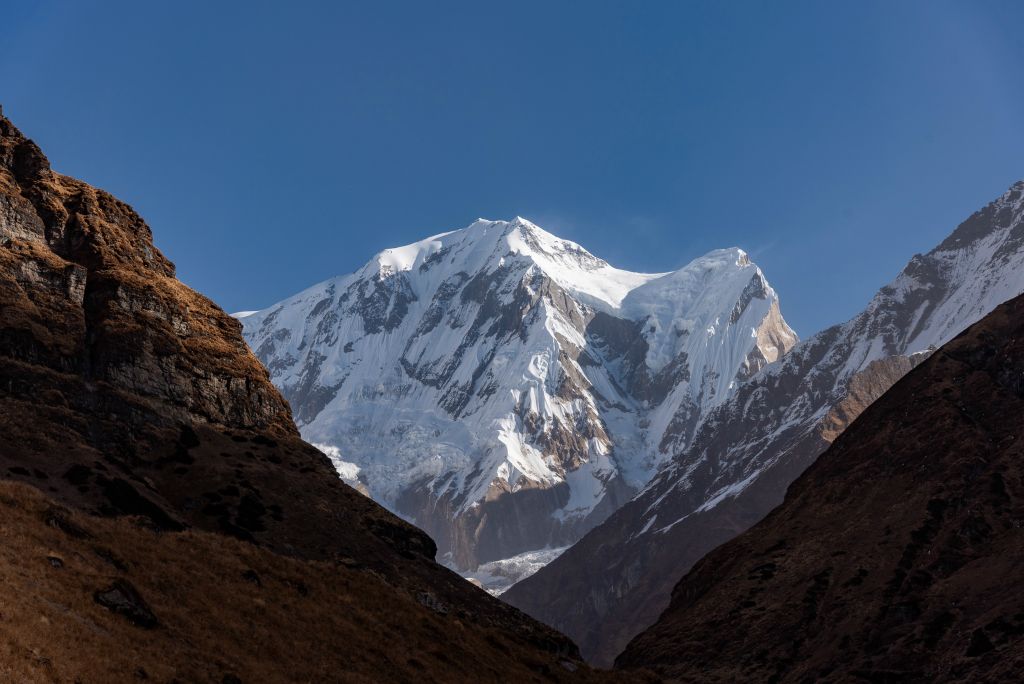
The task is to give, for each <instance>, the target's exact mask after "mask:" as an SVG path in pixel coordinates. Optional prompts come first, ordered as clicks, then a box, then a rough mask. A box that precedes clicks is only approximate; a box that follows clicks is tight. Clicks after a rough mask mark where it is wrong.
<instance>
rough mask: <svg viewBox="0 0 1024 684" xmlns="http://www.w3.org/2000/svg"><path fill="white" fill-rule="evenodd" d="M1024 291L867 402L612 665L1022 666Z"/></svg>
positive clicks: (852, 670)
mask: <svg viewBox="0 0 1024 684" xmlns="http://www.w3.org/2000/svg"><path fill="white" fill-rule="evenodd" d="M1022 521H1024V297H1018V298H1016V299H1014V300H1012V301H1011V302H1009V303H1007V304H1004V305H1002V306H1000V307H999V308H997V309H996V310H995V311H994V312H993V313H991V314H990V315H988V316H987V317H986V318H985V319H984V320H982V321H981V322H980V323H978V324H976V325H974V326H972V327H971V328H969V329H968V330H967V331H966V332H965V333H963V334H962V335H960V336H959V337H957V338H956V339H954V340H953V341H952V342H950V343H948V344H947V345H945V346H944V347H942V348H941V349H940V350H939V351H938V352H936V353H935V354H933V355H932V356H931V358H929V359H928V360H927V361H925V362H924V363H923V364H922V365H921V366H919V367H918V368H917V369H915V370H914V371H912V372H911V373H910V374H908V375H907V376H906V377H905V378H904V379H902V380H901V381H900V382H898V383H897V384H896V385H895V386H894V387H893V388H892V389H890V390H889V391H888V392H887V393H886V394H885V395H884V396H883V397H882V398H881V399H879V400H878V401H877V402H875V403H874V404H873V405H872V406H871V407H870V408H868V409H867V410H866V411H865V412H864V413H863V414H862V415H861V416H860V417H859V418H858V419H857V420H856V421H855V422H854V423H853V424H852V425H851V426H850V427H849V428H848V429H847V430H846V431H845V432H844V433H843V434H842V435H841V436H840V437H839V438H838V439H837V440H836V441H835V442H834V443H833V445H832V446H831V448H829V450H828V451H826V452H825V453H824V454H823V455H822V456H821V457H820V458H819V459H818V460H817V461H816V462H815V463H814V464H813V465H812V466H811V467H809V468H808V469H807V471H806V472H805V473H804V474H803V475H802V476H801V477H800V478H799V479H797V480H796V481H795V482H794V483H793V484H792V486H791V487H790V489H789V491H788V493H787V495H786V499H785V502H784V503H783V504H782V505H781V506H780V507H779V508H777V509H776V510H775V511H773V512H772V513H771V514H770V515H769V516H768V517H767V518H765V519H764V520H763V521H762V522H761V523H759V524H757V525H756V526H754V527H753V528H752V529H750V530H749V531H748V532H746V533H744V534H743V535H741V536H740V537H737V538H736V539H734V540H733V541H731V542H729V543H727V544H725V545H723V546H721V547H719V548H718V549H716V550H715V551H713V552H712V553H711V554H709V555H708V556H707V557H705V558H704V559H703V560H701V561H700V562H699V563H698V564H697V565H696V566H695V567H694V568H693V570H692V571H691V572H690V573H689V574H688V575H687V576H686V577H685V578H684V579H683V580H682V581H681V582H679V584H678V585H677V586H676V587H675V589H674V591H673V594H672V601H671V604H670V606H669V608H668V609H667V610H666V611H665V613H664V614H663V615H662V616H661V618H660V619H659V620H658V622H657V623H656V624H655V625H654V626H653V627H651V628H650V629H648V630H647V631H646V632H644V633H643V634H641V635H640V636H639V637H637V638H636V639H635V640H633V641H632V642H631V643H630V644H629V646H628V648H627V649H626V650H625V651H624V652H623V653H622V655H621V656H620V657H619V658H618V660H617V661H616V663H617V665H618V666H620V667H624V668H629V667H633V666H637V665H645V666H650V667H652V668H653V669H654V670H655V671H657V672H658V673H659V674H660V675H662V676H664V677H666V678H669V679H678V680H682V681H750V680H754V681H840V680H842V681H847V680H850V679H863V680H867V681H929V682H930V681H962V680H985V681H1012V680H1015V679H1017V677H1018V676H1019V673H1020V672H1021V671H1022V670H1024V640H1022V636H1024V590H1022V589H1021V585H1020V577H1021V572H1022V569H1024V522H1022Z"/></svg>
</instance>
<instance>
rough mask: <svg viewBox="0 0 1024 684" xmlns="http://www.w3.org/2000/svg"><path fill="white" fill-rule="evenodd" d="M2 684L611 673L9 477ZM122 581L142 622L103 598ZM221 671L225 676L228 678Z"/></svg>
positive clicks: (386, 591) (321, 567)
mask: <svg viewBox="0 0 1024 684" xmlns="http://www.w3.org/2000/svg"><path fill="white" fill-rule="evenodd" d="M0 539H2V544H0V586H2V587H3V603H2V609H0V680H3V681H18V682H52V681H57V682H73V681H81V682H104V683H105V682H120V681H138V680H140V679H148V680H151V681H159V682H170V681H180V682H222V681H233V680H231V679H230V677H231V676H234V677H237V678H238V679H239V680H241V681H243V682H327V681H331V682H333V681H338V682H413V681H415V682H488V681H493V682H497V681H524V682H529V681H536V682H560V681H611V680H612V678H613V677H612V676H611V675H609V674H606V673H593V672H590V671H589V670H587V669H586V668H585V667H584V666H581V665H579V664H578V663H575V662H573V661H571V660H562V661H559V660H557V659H552V658H550V657H548V656H547V654H544V653H540V652H538V651H537V650H536V649H534V648H532V647H530V646H527V645H525V644H522V643H516V642H514V641H510V640H509V639H508V638H507V635H505V634H503V633H502V632H501V630H500V628H499V627H484V628H481V627H480V626H479V625H477V624H475V623H474V622H473V621H472V620H471V619H467V618H466V617H465V616H464V615H462V614H461V613H462V611H460V609H459V608H458V607H457V606H454V605H448V604H444V603H443V602H441V601H440V600H438V599H437V598H436V597H435V596H433V595H430V594H426V593H425V594H423V595H422V596H420V597H419V599H417V598H415V597H411V596H409V595H408V594H407V593H406V592H403V591H399V590H396V589H395V588H394V587H392V586H391V585H389V584H388V583H387V582H386V581H384V580H383V579H382V578H381V577H380V576H379V575H377V574H376V573H375V572H373V571H372V570H370V569H367V568H359V567H356V566H353V567H346V566H338V565H336V564H333V563H328V562H321V561H303V560H299V559H293V558H286V557H283V556H280V555H277V554H274V553H272V552H270V551H267V550H265V549H261V548H258V547H256V546H253V545H251V544H247V543H244V542H240V541H236V540H234V539H229V538H226V537H223V536H220V535H215V534H211V533H206V532H191V531H187V532H181V533H158V532H154V531H152V530H150V529H147V528H143V527H140V526H139V525H138V524H136V523H135V522H134V521H132V520H130V519H127V518H120V519H105V518H95V517H90V516H85V515H82V514H76V513H72V512H70V511H66V510H61V508H60V507H59V506H58V505H56V504H55V503H54V502H53V501H52V500H49V499H47V498H46V497H44V496H43V495H42V494H40V493H39V492H38V491H37V490H35V489H34V488H32V487H29V486H27V485H23V484H16V483H12V482H2V483H0ZM118 580H124V581H127V582H128V583H129V584H130V586H131V587H132V588H134V590H135V591H137V593H138V594H139V596H141V598H142V600H143V601H144V602H145V603H146V604H147V605H148V608H149V609H150V610H151V612H152V614H153V615H154V616H155V619H156V625H155V626H152V627H143V626H138V625H135V624H132V622H131V621H130V620H129V618H127V617H125V616H123V615H121V614H118V613H116V612H112V611H111V610H108V609H107V608H105V607H103V606H102V605H100V604H99V603H97V601H96V600H95V599H94V594H95V593H96V592H102V591H104V590H106V589H108V588H110V587H111V586H112V585H113V584H114V583H115V582H116V581H118ZM225 677H228V678H227V679H225Z"/></svg>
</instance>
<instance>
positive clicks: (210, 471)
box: [0, 117, 578, 681]
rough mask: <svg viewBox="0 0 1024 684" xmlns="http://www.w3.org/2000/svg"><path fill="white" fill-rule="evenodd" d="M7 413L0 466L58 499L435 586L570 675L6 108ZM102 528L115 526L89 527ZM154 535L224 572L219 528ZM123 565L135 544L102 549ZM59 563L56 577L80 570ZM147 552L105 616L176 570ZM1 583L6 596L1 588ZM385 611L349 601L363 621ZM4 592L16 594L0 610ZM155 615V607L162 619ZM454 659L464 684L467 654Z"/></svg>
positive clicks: (163, 527) (183, 563) (56, 521)
mask: <svg viewBox="0 0 1024 684" xmlns="http://www.w3.org/2000/svg"><path fill="white" fill-rule="evenodd" d="M0 411H2V413H3V416H4V429H3V430H2V431H0V475H2V476H4V477H6V478H9V479H13V480H20V481H22V482H24V483H29V484H31V485H33V486H35V487H38V488H39V489H41V490H43V491H44V492H45V493H46V494H47V496H49V497H51V498H52V499H53V500H56V502H59V503H60V504H62V505H67V506H71V507H74V508H77V509H80V510H82V511H85V512H88V513H90V514H99V515H104V516H110V515H114V516H118V515H128V516H132V517H134V518H137V519H138V520H140V521H142V522H143V523H144V524H145V525H146V526H148V527H149V528H152V529H155V530H158V531H160V532H161V533H170V532H175V531H181V530H186V529H187V528H198V529H203V530H209V531H211V532H215V533H226V534H228V535H230V536H233V537H237V538H239V539H242V540H246V541H249V542H254V543H255V544H256V545H258V546H259V547H261V548H262V549H263V550H261V551H260V553H263V554H266V555H265V556H264V557H265V558H269V557H270V556H272V555H273V554H271V553H270V551H274V552H279V553H283V554H286V555H289V556H293V557H294V558H295V559H296V560H295V561H294V563H295V565H293V566H291V567H292V568H293V570H294V572H295V573H297V574H299V575H301V573H302V572H303V570H302V568H303V567H307V566H308V567H313V565H315V564H313V563H312V561H311V560H310V559H316V560H319V561H328V562H329V563H330V564H329V565H328V566H326V567H335V564H336V563H338V562H340V563H345V564H348V565H349V566H353V567H358V568H360V570H359V572H361V573H369V574H372V575H373V577H375V578H376V580H375V581H378V580H379V585H375V586H378V588H380V587H383V588H384V589H386V590H387V591H390V592H392V593H396V594H401V595H403V596H407V597H410V598H411V599H412V600H414V597H415V596H417V595H419V594H421V593H424V592H428V593H430V594H431V595H432V596H434V597H435V598H436V601H437V602H438V604H443V605H445V606H447V607H448V613H447V617H446V619H447V620H449V621H452V622H454V621H458V622H459V623H460V624H465V625H469V626H471V627H469V628H470V629H476V628H480V629H484V630H489V633H490V634H491V638H492V639H493V640H494V641H493V643H492V646H493V647H494V649H496V651H502V652H504V648H505V646H508V648H510V649H512V650H513V651H517V652H520V653H526V652H531V653H534V654H536V657H537V658H538V659H539V660H540V661H544V662H549V663H550V667H556V666H557V659H558V658H567V659H568V662H569V663H570V664H571V665H572V666H573V667H576V666H577V664H578V661H576V662H575V663H574V658H575V656H574V654H575V646H574V645H573V644H572V643H571V642H570V641H569V640H568V639H566V638H564V637H563V636H562V635H560V634H557V633H555V632H553V631H552V630H549V629H547V628H545V627H543V626H542V625H540V624H538V623H536V622H534V621H532V620H530V619H528V618H526V617H525V616H523V615H522V614H521V613H519V612H518V611H516V610H514V609H512V608H509V607H508V606H506V605H504V604H502V603H500V602H498V601H496V600H494V599H492V598H490V597H489V596H487V595H486V593H484V592H482V591H479V590H477V589H475V588H473V587H471V586H469V585H468V584H467V583H466V582H464V581H463V580H462V579H461V578H459V577H458V576H457V575H455V574H454V573H451V572H450V571H448V570H446V569H444V568H443V567H441V566H439V565H437V564H436V563H435V562H434V561H433V557H434V553H435V546H434V544H433V542H432V541H431V540H430V538H429V537H428V536H427V535H426V534H424V533H423V532H421V531H420V530H418V529H416V528H414V527H412V526H411V525H409V524H408V523H406V522H403V521H402V520H401V519H399V518H398V517H396V516H394V515H392V514H391V513H388V512H387V511H386V510H384V509H383V508H381V507H380V506H378V505H377V504H375V503H373V502H372V501H371V500H370V499H368V498H367V497H365V496H362V495H360V494H358V493H357V492H355V491H354V490H352V489H351V488H350V487H348V486H347V485H345V484H344V483H343V482H341V481H340V480H339V478H338V476H337V473H336V472H335V470H334V468H333V467H332V465H331V463H330V461H329V460H328V459H327V458H326V457H325V456H324V455H323V454H322V453H321V452H320V451H318V450H317V449H315V448H313V447H311V446H310V445H308V444H306V443H304V442H303V441H302V440H301V439H300V437H299V434H298V431H297V429H296V428H295V426H294V424H293V422H292V420H291V414H290V411H289V408H288V406H287V404H286V403H285V401H284V400H283V398H282V397H281V395H280V394H279V393H278V391H277V390H276V389H275V388H274V387H273V385H272V384H271V383H270V381H269V378H268V375H267V372H266V370H265V369H264V368H263V367H262V366H261V365H260V363H259V361H258V360H257V359H256V357H255V356H254V355H253V354H252V353H251V352H250V351H249V349H248V347H247V346H246V344H245V342H244V340H243V338H242V335H241V325H240V324H239V323H238V322H237V321H236V320H234V319H232V318H231V317H229V316H227V315H226V314H225V313H224V312H223V311H221V310H220V309H219V308H218V307H217V306H216V305H214V304H213V303H212V302H210V301H209V300H207V299H206V298H204V297H202V296H201V295H198V294H196V293H195V292H193V291H191V290H189V289H188V288H187V287H185V286H184V285H182V284H181V283H179V282H178V281H177V280H175V278H174V267H173V265H172V264H171V263H170V262H169V261H168V260H167V259H165V258H164V257H163V255H161V254H160V252H159V251H158V250H157V249H156V248H155V247H154V246H153V243H152V235H151V232H150V229H149V228H148V226H147V225H146V224H145V223H144V222H143V221H142V219H141V218H139V216H138V215H137V214H135V212H133V211H132V210H131V208H130V207H128V206H127V205H125V204H124V203H122V202H120V201H118V200H116V199H115V198H113V197H111V196H110V195H108V194H107V193H105V192H103V191H101V190H97V189H95V188H92V187H90V186H88V185H86V184H85V183H82V182H80V181H76V180H74V179H71V178H68V177H66V176H62V175H60V174H57V173H55V172H53V171H51V170H50V168H49V164H48V162H47V159H46V157H44V156H43V154H42V152H40V150H39V149H38V147H36V145H35V144H33V143H32V142H31V141H29V140H27V139H26V138H25V137H24V136H23V135H22V134H21V133H20V132H18V131H17V130H16V129H15V128H14V127H13V126H12V124H11V123H10V122H9V121H8V120H7V119H4V118H2V117H0ZM72 517H73V516H72ZM70 519H71V518H70V517H69V516H67V515H63V514H61V515H52V516H48V517H46V518H45V520H44V521H43V522H41V523H40V524H44V523H45V524H46V525H49V526H50V527H52V528H54V529H59V530H61V531H63V532H65V533H66V534H67V535H68V536H69V538H73V539H77V540H83V539H86V538H87V537H86V536H82V535H85V534H86V530H83V529H82V525H84V523H81V524H78V527H76V526H75V525H74V524H72V523H71V522H69V520H70ZM5 520H7V517H6V514H5ZM94 524H95V525H98V526H100V527H103V526H104V525H105V524H106V523H104V522H103V521H99V522H95V523H88V525H85V527H88V526H89V525H94ZM7 529H8V527H7V526H6V523H5V530H7ZM79 532H81V533H82V534H81V535H79V534H78V533H79ZM163 538H166V539H168V541H167V542H165V543H166V544H167V545H169V546H167V547H166V548H165V551H166V549H167V548H171V545H173V548H174V549H177V551H178V552H180V553H181V558H180V559H179V561H177V563H178V564H177V565H174V567H173V568H167V572H168V573H171V574H176V575H177V576H178V577H187V576H188V575H189V573H201V572H202V569H203V568H204V567H205V566H206V564H207V563H214V564H216V563H217V562H218V561H217V560H216V559H210V558H206V557H203V553H215V551H213V549H216V547H217V539H221V543H223V537H217V536H208V537H203V539H205V540H206V541H203V542H202V543H201V544H200V546H199V547H195V548H193V547H191V546H189V544H190V543H191V542H189V541H188V540H189V539H190V537H188V535H187V534H185V535H184V536H180V537H176V536H173V535H168V536H167V537H163V536H162V537H160V539H163ZM147 543H149V542H147ZM5 544H6V541H5ZM126 544H127V542H126ZM152 545H153V546H157V547H160V546H161V543H160V542H158V541H153V542H152ZM226 548H230V549H234V550H237V549H238V548H239V547H238V546H230V545H229V546H227V547H226ZM197 549H201V550H202V552H200V551H199V550H197ZM104 553H106V552H104ZM119 555H122V556H130V555H131V548H130V547H128V546H126V547H125V548H124V549H122V550H120V551H117V552H116V553H114V554H113V555H111V556H110V558H115V557H116V556H119ZM157 555H158V556H160V557H162V558H165V557H166V556H167V555H168V553H165V552H164V551H161V552H160V553H158V554H157ZM171 555H173V554H171ZM53 558H54V559H56V560H51V561H49V562H50V564H51V566H52V567H53V568H57V567H58V565H61V566H62V567H63V566H66V565H67V564H68V561H69V559H68V557H67V556H66V555H65V556H64V559H63V560H62V559H61V558H60V557H58V556H54V557H53ZM151 560H152V559H150V560H146V559H140V560H138V561H137V562H138V563H139V566H137V567H135V568H134V570H133V569H132V567H130V566H129V565H126V564H123V563H120V562H119V561H117V562H114V561H112V563H113V565H114V566H118V564H120V566H123V567H122V570H121V571H122V572H123V573H124V572H127V571H129V570H133V573H134V574H131V576H130V577H126V578H125V580H126V582H128V584H116V583H115V584H113V585H112V584H111V582H110V581H109V579H107V580H106V581H104V582H102V583H101V584H100V583H97V586H92V588H91V589H90V594H89V595H90V596H91V595H92V594H91V592H99V593H97V594H96V596H97V599H96V600H97V601H100V602H101V603H103V604H104V605H108V604H109V606H114V607H115V608H114V609H117V608H116V606H129V607H130V606H131V605H133V604H135V605H137V606H141V605H145V604H144V603H140V602H139V601H135V600H134V598H136V597H133V596H132V595H131V592H129V591H127V590H126V589H125V587H132V586H134V587H137V588H138V589H139V592H141V597H142V599H145V601H147V602H148V601H149V596H148V595H147V594H148V593H149V591H146V590H145V589H146V587H147V586H149V587H150V591H151V588H152V586H153V583H152V576H153V575H159V574H161V573H163V572H164V570H165V568H164V567H163V566H162V565H159V564H148V563H150V561H151ZM225 562H227V563H228V565H230V564H231V562H230V561H225ZM276 562H277V561H274V560H268V561H267V563H270V564H273V563H276ZM289 562H291V561H289ZM153 563H156V561H153ZM160 563H166V561H165V560H161V561H160ZM303 563H306V564H307V566H303ZM316 567H321V566H316ZM310 572H314V571H313V570H310ZM316 572H319V571H316ZM147 578H148V579H147ZM227 584H228V585H230V584H231V583H227ZM3 586H4V587H5V591H7V589H6V588H9V587H11V586H13V585H9V584H8V582H7V580H6V579H5V581H4V583H3ZM19 586H20V585H19ZM164 589H166V587H164V588H162V589H161V591H163V590H164ZM115 590H116V591H115ZM382 590H383V589H382ZM11 591H14V589H11ZM379 596H380V595H379V592H378V598H379ZM270 598H272V599H277V598H281V597H280V596H278V595H274V596H271V597H270ZM101 599H102V600H101ZM375 600H376V599H374V598H373V596H367V597H361V596H358V595H355V596H350V597H347V598H346V601H348V602H349V603H350V604H351V602H355V604H357V605H360V606H361V609H365V610H371V609H372V607H373V605H374V601H375ZM381 600H383V599H381ZM11 601H13V596H8V595H7V594H6V593H5V595H4V597H3V600H2V603H3V604H4V606H5V616H6V615H7V606H8V605H11V603H10V602H11ZM90 605H91V606H92V605H94V606H95V609H96V610H103V608H102V607H101V606H100V605H99V604H94V603H93V602H91V603H90ZM125 610H128V608H125ZM342 610H343V611H347V610H348V609H347V608H342ZM164 612H165V610H164V609H161V608H160V606H158V605H155V603H154V605H153V613H154V614H155V619H159V620H160V622H161V624H163V623H164ZM143 614H144V613H143V612H140V611H136V616H139V615H143ZM346 614H347V613H346ZM235 615H236V616H237V615H238V614H237V613H236V614H235ZM418 616H419V613H416V612H413V613H410V615H409V619H410V620H417V619H419V617H418ZM399 617H400V616H399ZM240 619H241V618H240ZM143 621H145V619H143ZM280 624H283V625H285V626H287V623H286V622H285V623H280ZM193 627H194V629H193V631H188V630H189V628H187V627H182V628H181V629H183V630H185V631H184V632H182V633H179V634H178V635H177V636H174V637H171V638H172V640H173V639H175V638H181V639H184V640H186V641H188V640H193V641H194V640H195V639H198V638H200V636H201V633H202V630H203V629H204V627H203V626H202V625H194V626H193ZM349 627H352V625H348V627H346V629H347V628H349ZM261 629H262V627H261ZM453 629H454V631H451V632H446V631H445V630H444V629H437V630H436V631H435V637H434V638H435V641H436V644H437V646H438V648H439V649H441V650H442V651H443V650H444V649H445V645H446V644H447V643H449V642H450V641H451V640H453V639H458V638H460V637H458V636H457V634H458V630H459V629H461V627H460V628H453ZM154 631H160V630H154ZM339 634H341V632H339ZM501 635H505V636H501ZM506 638H507V639H508V640H509V641H508V642H507V643H505V642H504V641H503V640H504V639H506ZM161 639H163V637H161ZM523 649H525V650H523ZM311 651H312V649H311ZM453 653H454V651H453ZM0 660H3V661H4V662H5V664H6V662H7V661H8V659H7V658H6V657H3V658H0ZM380 664H381V663H378V665H380ZM449 666H450V668H451V671H452V673H454V674H453V675H452V676H453V677H454V678H456V679H466V677H465V676H464V668H465V667H467V664H466V663H462V664H458V665H456V664H455V663H454V662H453V661H449ZM441 667H442V669H441V670H435V673H436V672H440V671H443V665H442V666H441ZM545 667H547V665H546V666H545ZM560 671H561V670H560ZM460 673H462V674H460ZM4 674H5V675H7V671H4ZM128 674H130V673H122V675H123V676H128ZM438 677H439V678H440V679H444V678H445V677H444V676H440V675H438ZM14 678H15V679H22V678H21V677H14ZM271 678H272V677H271ZM100 680H101V681H109V678H108V677H100Z"/></svg>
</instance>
